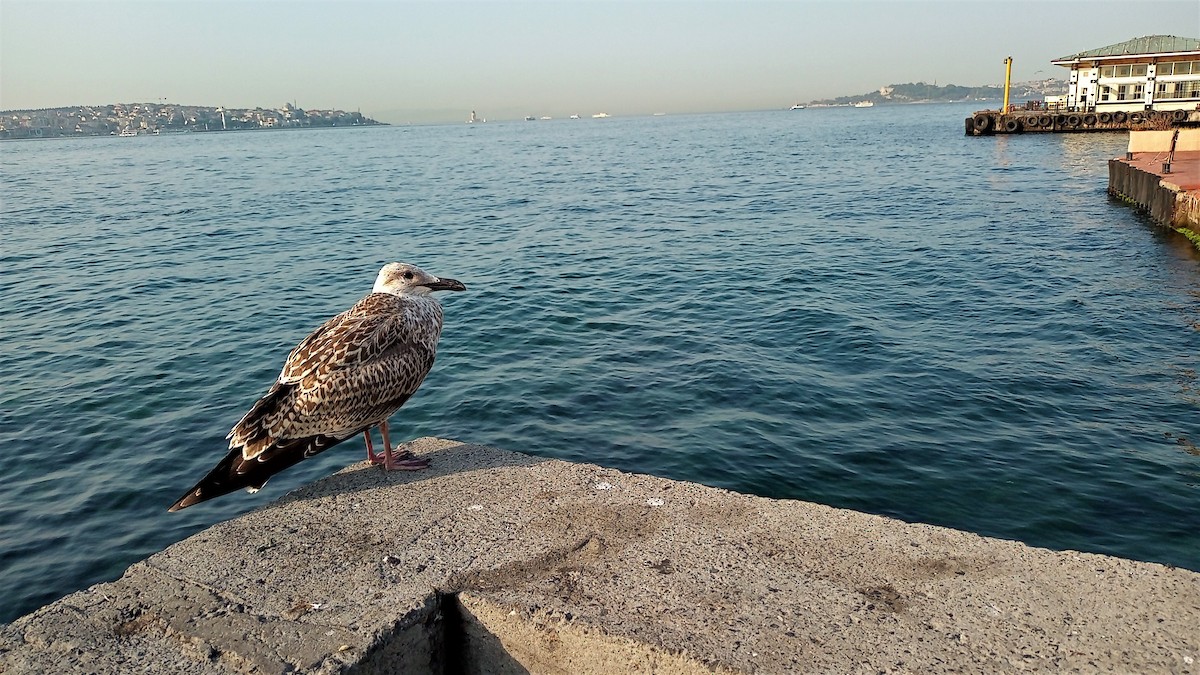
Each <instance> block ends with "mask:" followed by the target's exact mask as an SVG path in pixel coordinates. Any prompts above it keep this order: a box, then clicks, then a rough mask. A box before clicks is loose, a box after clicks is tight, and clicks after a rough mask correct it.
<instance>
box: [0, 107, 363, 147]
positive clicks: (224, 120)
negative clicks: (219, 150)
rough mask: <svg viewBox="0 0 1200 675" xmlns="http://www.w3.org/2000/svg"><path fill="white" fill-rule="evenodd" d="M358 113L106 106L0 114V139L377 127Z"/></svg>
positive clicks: (0, 112)
mask: <svg viewBox="0 0 1200 675" xmlns="http://www.w3.org/2000/svg"><path fill="white" fill-rule="evenodd" d="M377 124H380V122H377V121H375V120H373V119H371V118H370V117H366V116H364V115H363V114H362V113H360V112H346V111H344V110H303V109H301V108H298V107H296V105H295V104H293V103H285V104H284V105H283V106H282V107H279V108H223V107H220V106H199V105H178V104H175V103H110V104H106V105H97V106H90V105H89V106H67V107H63V108H41V109H37V110H3V111H0V139H15V138H57V137H60V136H139V135H149V134H154V135H157V134H160V133H182V132H192V131H199V132H205V131H238V130H243V129H291V128H295V129H302V128H314V127H356V126H369V125H377Z"/></svg>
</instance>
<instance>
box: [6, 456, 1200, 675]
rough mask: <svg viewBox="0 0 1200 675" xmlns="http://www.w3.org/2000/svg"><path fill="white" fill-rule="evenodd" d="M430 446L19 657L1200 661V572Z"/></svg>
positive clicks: (828, 668)
mask: <svg viewBox="0 0 1200 675" xmlns="http://www.w3.org/2000/svg"><path fill="white" fill-rule="evenodd" d="M414 449H415V451H416V452H417V453H418V454H422V455H427V456H428V457H429V458H430V460H431V462H432V466H431V468H430V469H429V470H427V471H423V472H419V473H402V472H393V473H390V474H389V473H384V472H383V471H381V470H380V469H379V468H378V467H368V466H366V465H365V464H363V463H360V464H355V465H352V466H350V467H348V468H347V469H345V470H343V471H341V472H339V473H337V474H335V475H333V476H331V477H329V478H326V479H323V480H320V481H317V482H315V483H313V484H311V485H308V486H306V487H303V488H301V489H299V490H296V491H295V492H293V493H291V494H289V495H287V496H285V497H284V498H282V499H280V500H279V501H277V502H275V503H271V504H266V505H264V506H263V508H261V509H259V510H257V511H254V512H252V513H249V514H246V515H245V516H242V517H240V518H237V519H234V520H232V521H228V522H224V523H220V524H217V525H214V526H213V527H211V528H209V529H207V530H205V531H203V532H200V533H198V534H196V535H194V536H193V537H191V538H189V539H187V540H185V541H182V542H180V543H178V544H175V545H174V546H171V547H169V548H167V549H166V550H164V551H162V552H161V553H158V554H156V555H154V556H151V557H150V558H148V559H146V560H145V561H143V562H140V563H137V564H135V565H133V566H132V567H130V568H129V569H128V571H127V572H126V573H125V575H124V576H123V577H122V578H120V579H118V580H116V581H113V582H111V583H105V584H99V585H96V586H93V587H91V588H89V589H86V590H84V591H80V592H78V593H74V594H72V595H70V596H67V597H65V598H63V599H62V600H59V601H57V602H55V603H53V604H50V605H48V606H46V607H44V608H42V609H40V610H38V611H36V612H34V613H32V614H29V615H27V616H24V617H21V618H20V619H18V620H16V621H15V622H13V623H12V624H9V625H6V626H2V627H0V671H2V672H4V673H47V672H54V673H69V672H87V673H125V672H138V673H179V672H187V673H285V672H304V673H337V672H345V673H427V672H428V673H450V672H453V673H458V672H468V673H600V672H604V673H618V672H648V673H698V672H757V673H791V672H795V673H939V672H971V673H981V672H1015V671H1021V670H1035V671H1044V672H1045V671H1053V672H1062V671H1082V672H1099V671H1111V672H1137V673H1200V630H1197V626H1200V574H1198V573H1196V572H1192V571H1188V570H1183V569H1176V568H1171V567H1167V566H1163V565H1158V564H1152V563H1143V562H1134V561H1130V560H1124V559H1119V558H1113V557H1108V556H1102V555H1092V554H1084V553H1076V552H1071V551H1050V550H1046V549H1039V548H1031V547H1029V546H1025V545H1023V544H1020V543H1017V542H1012V541H1003V540H998V539H989V538H985V537H981V536H977V535H974V534H970V533H966V532H960V531H956V530H950V529H946V528H941V527H933V526H929V525H920V524H909V523H904V522H900V521H897V520H892V519H888V518H883V517H878V516H872V515H867V514H863V513H857V512H853V511H846V510H840V509H834V508H830V507H826V506H820V505H817V504H811V503H806V502H800V501H786V500H772V499H766V498H761V497H753V496H747V495H741V494H735V493H731V492H728V491H725V490H720V489H715V488H709V487H704V486H701V485H696V484H693V483H685V482H678V481H672V480H666V479H662V478H655V477H651V476H644V475H637V474H628V473H622V472H620V471H617V470H614V469H607V468H603V467H599V466H595V465H590V464H574V463H568V462H562V461H554V460H544V459H539V458H535V457H531V456H527V455H522V454H518V453H513V452H506V451H502V450H497V449H494V448H488V447H483V446H477V445H469V444H463V443H459V442H455V441H448V440H439V439H421V440H418V441H415V442H414ZM165 506H166V505H164V507H165ZM196 508H203V507H202V506H200V507H196Z"/></svg>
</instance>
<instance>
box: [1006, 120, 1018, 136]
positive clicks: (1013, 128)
mask: <svg viewBox="0 0 1200 675" xmlns="http://www.w3.org/2000/svg"><path fill="white" fill-rule="evenodd" d="M1004 130H1005V131H1007V132H1008V133H1010V134H1011V133H1016V132H1018V131H1020V130H1021V120H1019V119H1017V118H1015V117H1010V118H1008V119H1007V120H1005V121H1004Z"/></svg>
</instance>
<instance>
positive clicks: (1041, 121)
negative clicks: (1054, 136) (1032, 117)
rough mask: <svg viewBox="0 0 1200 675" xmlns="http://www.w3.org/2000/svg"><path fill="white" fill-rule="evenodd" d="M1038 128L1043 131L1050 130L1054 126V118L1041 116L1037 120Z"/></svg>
mask: <svg viewBox="0 0 1200 675" xmlns="http://www.w3.org/2000/svg"><path fill="white" fill-rule="evenodd" d="M1037 123H1038V126H1039V127H1041V128H1043V129H1049V128H1050V125H1051V124H1054V118H1052V117H1050V116H1049V115H1039V116H1038V118H1037Z"/></svg>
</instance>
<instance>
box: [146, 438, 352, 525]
mask: <svg viewBox="0 0 1200 675" xmlns="http://www.w3.org/2000/svg"><path fill="white" fill-rule="evenodd" d="M341 441H342V439H339V438H333V437H332V436H309V437H308V438H297V439H294V440H288V441H283V442H278V441H276V442H274V443H272V444H271V445H270V446H269V447H267V448H266V449H265V450H264V451H263V452H261V453H260V454H259V455H258V456H256V457H254V458H252V459H245V458H244V457H243V454H242V448H240V447H237V448H233V449H231V450H230V451H229V454H228V455H225V459H222V460H221V462H220V463H219V464H217V465H216V466H215V467H213V470H212V471H209V472H208V475H206V476H205V477H204V478H202V479H200V482H199V483H196V485H194V486H193V487H192V489H190V490H188V491H187V492H186V493H185V494H184V495H183V496H182V497H180V498H179V501H177V502H175V503H174V504H173V505H172V506H171V508H169V509H167V510H168V511H178V510H180V509H186V508H187V507H189V506H192V505H193V504H199V503H200V502H205V501H208V500H210V499H212V498H214V497H220V496H221V495H227V494H229V493H230V492H234V491H236V490H240V489H242V488H246V489H248V490H250V491H251V492H254V491H257V490H258V489H259V488H261V487H262V486H264V485H266V484H267V481H268V480H269V479H270V478H271V476H274V475H275V474H277V473H279V472H280V471H283V470H284V469H286V468H288V467H290V466H292V465H293V464H296V463H297V462H299V461H300V460H302V459H305V458H308V457H312V456H313V455H316V454H319V453H321V452H324V451H325V450H328V449H329V448H332V447H333V446H335V445H337V444H338V443H340V442H341Z"/></svg>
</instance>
